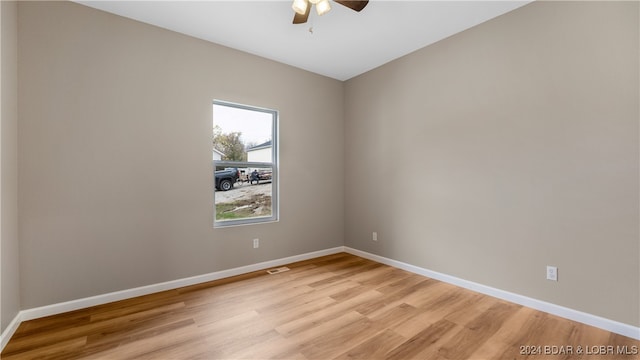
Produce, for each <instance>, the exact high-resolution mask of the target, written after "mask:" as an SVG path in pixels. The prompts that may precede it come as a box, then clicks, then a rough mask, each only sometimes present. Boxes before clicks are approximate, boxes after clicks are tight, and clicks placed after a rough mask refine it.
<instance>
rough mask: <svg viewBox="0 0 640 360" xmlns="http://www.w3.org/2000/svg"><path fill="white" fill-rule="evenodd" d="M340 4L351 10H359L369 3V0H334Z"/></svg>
mask: <svg viewBox="0 0 640 360" xmlns="http://www.w3.org/2000/svg"><path fill="white" fill-rule="evenodd" d="M335 2H337V3H338V4H340V5H344V6H346V7H348V8H349V9H351V10H355V11H361V10H362V9H364V7H365V6H367V4H368V3H369V0H362V1H355V0H335Z"/></svg>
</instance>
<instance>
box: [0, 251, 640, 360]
mask: <svg viewBox="0 0 640 360" xmlns="http://www.w3.org/2000/svg"><path fill="white" fill-rule="evenodd" d="M340 252H347V253H350V254H353V255H356V256H360V257H362V258H365V259H369V260H372V261H376V262H379V263H382V264H386V265H389V266H393V267H396V268H399V269H402V270H406V271H409V272H412V273H415V274H419V275H423V276H427V277H430V278H433V279H436V280H440V281H443V282H446V283H449V284H452V285H456V286H460V287H462V288H465V289H469V290H473V291H476V292H479V293H482V294H486V295H489V296H493V297H496V298H499V299H503V300H506V301H510V302H513V303H516V304H520V305H523V306H527V307H530V308H533V309H536V310H540V311H544V312H547V313H549V314H553V315H557V316H560V317H563V318H566V319H569V320H573V321H577V322H580V323H583V324H587V325H591V326H595V327H598V328H601V329H604V330H607V331H611V332H613V333H616V334H620V335H624V336H627V337H630V338H633V339H636V340H640V328H639V327H635V326H632V325H628V324H624V323H620V322H617V321H614V320H610V319H605V318H602V317H599V316H596V315H592V314H587V313H584V312H581V311H577V310H573V309H569V308H566V307H563V306H560V305H555V304H551V303H548V302H545V301H541V300H537V299H532V298H529V297H526V296H523V295H519V294H514V293H511V292H508V291H504V290H500V289H496V288H492V287H490V286H486V285H482V284H478V283H474V282H472V281H468V280H464V279H460V278H457V277H454V276H450V275H446V274H442V273H439V272H436V271H432V270H428V269H424V268H421V267H418V266H414V265H410V264H407V263H403V262H401V261H397V260H392V259H389V258H385V257H382V256H379V255H375V254H371V253H368V252H365V251H360V250H356V249H353V248H349V247H344V246H339V247H335V248H331V249H326V250H320V251H314V252H310V253H306V254H301V255H295V256H290V257H286V258H282V259H276V260H271V261H265V262H261V263H257V264H252V265H247V266H241V267H238V268H233V269H229V270H223V271H218V272H213V273H209V274H204V275H198V276H193V277H189V278H184V279H178V280H173V281H167V282H163V283H159V284H153V285H148V286H142V287H138V288H134V289H128V290H122V291H117V292H112V293H108V294H103V295H97V296H92V297H87V298H83V299H78V300H72V301H67V302H63V303H58V304H52V305H47V306H42V307H38V308H33V309H27V310H22V311H20V312H19V313H18V314H17V315H16V317H15V318H14V319H13V321H11V323H10V324H9V326H8V327H7V328H6V329H5V331H3V332H2V334H1V335H0V352H1V351H2V350H3V349H4V347H5V346H6V345H7V343H8V342H9V339H11V337H12V336H13V334H14V333H15V332H16V330H17V329H18V326H20V323H22V322H23V321H28V320H33V319H37V318H41V317H45V316H51V315H56V314H62V313H65V312H69V311H74V310H79V309H84V308H87V307H91V306H96V305H101V304H106V303H110V302H113V301H119V300H125V299H130V298H134V297H137V296H142V295H148V294H152V293H156V292H160V291H166V290H172V289H177V288H181V287H185V286H190V285H196V284H200V283H204V282H208V281H214V280H219V279H223V278H227V277H231V276H236V275H242V274H246V273H249V272H253V271H259V270H264V269H269V268H273V267H278V266H282V265H287V264H290V263H294V262H297V261H303V260H309V259H313V258H316V257H320V256H325V255H332V254H337V253H340Z"/></svg>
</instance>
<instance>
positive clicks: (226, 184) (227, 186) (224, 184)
mask: <svg viewBox="0 0 640 360" xmlns="http://www.w3.org/2000/svg"><path fill="white" fill-rule="evenodd" d="M232 188H233V183H232V182H231V180H229V179H224V180H222V181H220V190H222V191H228V190H231V189H232Z"/></svg>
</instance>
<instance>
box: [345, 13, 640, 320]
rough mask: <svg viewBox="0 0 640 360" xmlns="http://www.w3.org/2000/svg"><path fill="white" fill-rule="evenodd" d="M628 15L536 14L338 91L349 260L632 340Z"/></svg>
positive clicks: (633, 186) (634, 75) (634, 208)
mask: <svg viewBox="0 0 640 360" xmlns="http://www.w3.org/2000/svg"><path fill="white" fill-rule="evenodd" d="M638 13H639V9H638V2H615V3H603V2H535V3H532V4H530V5H527V6H525V7H523V8H521V9H518V10H516V11H514V12H511V13H509V14H506V15H504V16H501V17H499V18H497V19H494V20H492V21H489V22H487V23H484V24H482V25H480V26H478V27H476V28H473V29H470V30H468V31H466V32H464V33H461V34H458V35H455V36H453V37H451V38H448V39H446V40H444V41H441V42H439V43H437V44H435V45H432V46H429V47H427V48H425V49H422V50H420V51H417V52H415V53H413V54H411V55H409V56H406V57H404V58H401V59H399V60H397V61H394V62H392V63H389V64H387V65H385V66H382V67H380V68H378V69H376V70H373V71H371V72H369V73H367V74H364V75H362V76H360V77H357V78H354V79H352V80H350V81H348V82H347V84H346V100H345V104H346V116H345V121H346V131H345V137H346V139H348V141H347V143H346V149H345V150H346V167H347V169H349V172H348V173H347V175H346V182H345V183H346V188H345V193H346V215H347V219H346V222H345V223H346V234H345V239H346V245H348V246H351V247H354V248H357V249H360V250H364V251H369V252H373V253H376V254H379V255H382V256H386V257H389V258H392V259H396V260H400V261H404V262H407V263H410V264H414V265H417V266H421V267H424V268H428V269H431V270H435V271H439V272H442V273H446V274H449V275H453V276H456V277H460V278H463V279H467V280H471V281H474V282H478V283H481V284H485V285H489V286H493V287H496V288H499V289H503V290H507V291H511V292H514V293H518V294H522V295H526V296H529V297H532V298H536V299H540V300H545V301H548V302H551V303H555V304H558V305H562V306H566V307H569V308H573V309H577V310H581V311H585V312H587V313H591V314H595V315H599V316H602V317H605V318H609V319H613V320H617V321H620V322H623V323H627V324H631V325H635V326H638V325H640V314H639V307H638V304H639V303H640V296H639V292H640V289H639V286H640V269H639V264H640V259H639V256H640V255H639V253H640V248H639V239H640V236H639V223H638V222H639V220H638V219H639V210H638V207H639V202H638V200H639V197H638V196H639V194H638V184H639V179H638V172H639V169H638V165H639V148H638V144H639V141H638V132H639V126H638V123H639V120H638V119H639V113H638V108H639V103H638V98H639V92H638V80H639V74H638V64H639V59H638V47H639V39H638V29H639V25H638ZM372 231H377V232H378V237H379V240H378V241H377V242H373V241H372V240H371V232H372ZM546 265H555V266H558V269H559V281H558V282H551V281H547V280H545V266H546Z"/></svg>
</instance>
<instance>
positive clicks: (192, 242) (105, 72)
mask: <svg viewBox="0 0 640 360" xmlns="http://www.w3.org/2000/svg"><path fill="white" fill-rule="evenodd" d="M18 14H19V18H18V19H19V61H20V68H19V78H20V88H19V110H20V123H19V154H20V159H19V160H20V162H19V176H20V189H19V196H20V212H19V215H20V218H19V224H20V232H21V233H20V241H21V246H22V248H21V250H22V252H21V258H20V260H21V271H22V273H21V276H22V308H24V309H29V308H33V307H36V306H41V305H48V304H53V303H58V302H62V301H67V300H73V299H79V298H83V297H87V296H91V295H98V294H104V293H107V292H111V291H116V290H122V289H129V288H133V287H137V286H142V285H149V284H154V283H158V282H162V281H168V280H172V279H179V278H184V277H188V276H193V275H200V274H206V273H209V272H214V271H218V270H222V269H229V268H233V267H238V266H243V265H247V264H254V263H258V262H261V261H266V260H271V259H278V258H283V257H287V256H292V255H298V254H303V253H307V252H311V251H316V250H321V249H328V248H332V247H335V246H341V245H343V243H344V239H343V234H344V220H343V219H344V212H343V209H344V201H343V198H344V192H343V187H344V185H343V179H342V178H341V177H318V176H317V169H322V172H323V173H329V174H333V173H335V174H341V173H342V169H343V162H344V161H343V154H344V148H343V146H342V144H343V141H342V139H343V125H344V119H343V108H344V106H343V97H344V92H343V84H342V83H341V82H339V81H336V80H332V79H329V78H325V77H321V76H318V75H314V74H311V73H308V72H305V71H302V70H298V69H295V68H292V67H289V66H286V65H282V64H279V63H276V62H272V61H268V60H265V59H262V58H259V57H256V56H252V55H248V54H246V53H242V52H239V51H235V50H231V49H229V48H225V47H222V46H217V45H214V44H211V43H207V42H204V41H201V40H197V39H194V38H190V37H187V36H183V35H180V34H177V33H173V32H169V31H166V30H162V29H160V28H156V27H152V26H149V25H145V24H141V23H138V22H135V21H132V20H128V19H124V18H121V17H118V16H114V15H111V14H107V13H103V12H100V11H97V10H94V9H90V8H87V7H84V6H81V5H77V4H73V3H68V2H53V3H52V2H45V3H32V2H22V3H20V4H19V12H18ZM318 98H321V99H323V101H322V104H320V103H319V102H317V101H314V99H318ZM213 99H219V100H226V101H232V102H238V103H242V104H249V105H255V106H259V107H266V108H272V109H276V110H279V111H280V175H281V178H280V194H281V203H280V204H281V205H280V214H281V221H280V222H278V223H270V224H263V225H251V226H244V227H233V228H224V229H213V228H212V222H213V192H212V189H213V175H212V167H211V117H212V100H213ZM327 104H328V106H326V105H327ZM327 139H330V140H331V141H332V142H333V143H334V146H332V147H329V148H327V147H326V146H324V145H325V143H326V140H327ZM319 151H322V153H320V152H319ZM309 161H312V162H313V167H314V168H315V170H314V169H312V167H311V166H310V163H309ZM253 238H260V240H261V241H260V248H259V249H256V250H254V249H253V248H252V239H253Z"/></svg>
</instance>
